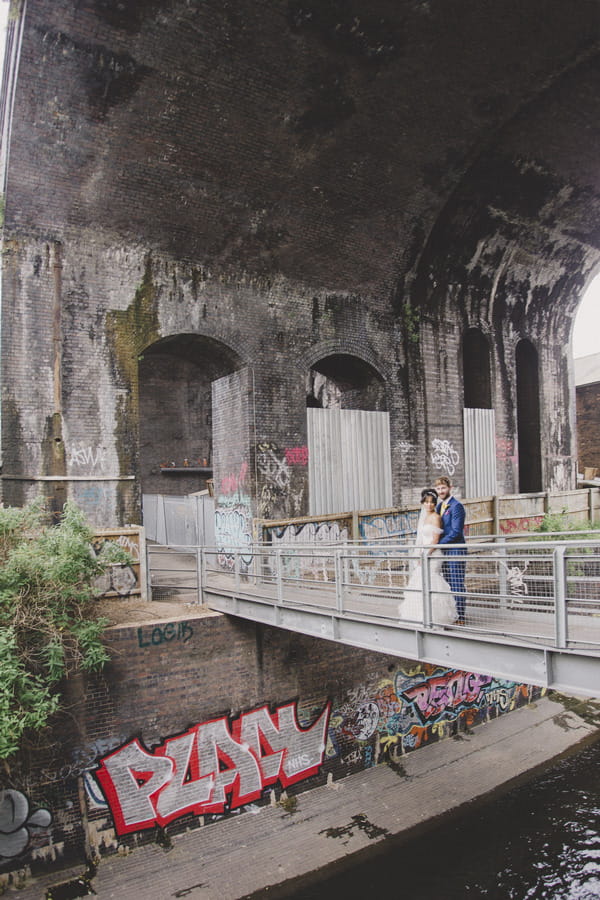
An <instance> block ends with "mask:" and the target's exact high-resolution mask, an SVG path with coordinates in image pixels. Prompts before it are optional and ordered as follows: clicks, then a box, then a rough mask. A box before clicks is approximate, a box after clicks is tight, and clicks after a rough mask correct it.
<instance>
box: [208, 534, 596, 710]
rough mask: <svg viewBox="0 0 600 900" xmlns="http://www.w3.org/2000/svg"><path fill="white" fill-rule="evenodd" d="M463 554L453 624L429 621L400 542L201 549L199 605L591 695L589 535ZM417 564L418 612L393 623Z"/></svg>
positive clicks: (409, 552)
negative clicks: (461, 605) (462, 618)
mask: <svg viewBox="0 0 600 900" xmlns="http://www.w3.org/2000/svg"><path fill="white" fill-rule="evenodd" d="M464 552H465V556H466V563H467V577H466V592H465V598H466V602H467V619H466V625H465V626H459V625H454V624H442V623H441V622H436V621H435V616H434V614H433V609H432V599H431V592H430V591H429V588H428V585H429V579H428V577H427V572H428V569H429V566H430V564H431V557H429V556H428V555H427V552H426V551H425V550H419V549H417V548H410V547H407V546H404V545H396V546H391V545H385V546H380V547H379V546H365V545H354V546H343V547H340V546H324V547H315V546H310V547H298V546H294V547H289V548H286V547H272V546H265V545H262V546H260V547H252V548H243V549H234V548H228V549H227V552H226V553H225V552H224V551H223V550H222V549H221V550H219V549H214V550H212V549H207V548H205V549H204V550H203V551H202V594H203V600H204V602H205V603H206V604H207V605H208V606H209V607H210V608H211V609H213V610H215V611H219V612H223V613H228V614H231V615H236V616H240V617H242V618H246V619H250V620H252V621H255V622H261V623H264V624H268V625H273V626H276V627H278V628H285V629H288V630H290V631H297V632H300V633H303V634H310V635H312V636H314V637H320V638H323V639H326V640H332V641H341V642H343V643H345V644H349V645H352V646H355V647H361V648H364V649H368V650H375V651H379V652H382V653H386V654H390V655H394V656H399V657H403V658H407V659H415V660H421V661H423V662H430V663H434V664H436V665H446V666H450V667H452V668H457V669H464V670H467V671H473V672H478V673H485V674H491V675H494V676H496V677H499V678H505V679H507V680H511V681H519V682H524V683H528V684H536V685H541V686H543V687H548V688H553V689H555V690H560V691H563V692H566V693H574V694H577V695H581V696H589V697H599V696H600V542H599V541H584V542H578V543H575V542H568V541H564V542H550V541H529V542H524V541H523V542H518V543H512V544H506V543H501V544H500V543H485V544H472V545H467V546H465V547H464ZM418 564H420V565H421V566H422V567H423V571H424V573H425V576H424V577H423V579H422V580H423V588H422V591H420V592H419V594H420V598H419V599H420V604H419V605H420V615H418V616H417V617H415V618H413V619H406V618H401V617H400V614H399V608H398V607H399V603H400V601H401V599H402V598H403V597H404V594H405V591H406V590H407V584H408V578H409V573H410V571H411V569H412V568H413V567H414V566H415V565H418ZM448 593H449V594H450V588H449V587H448Z"/></svg>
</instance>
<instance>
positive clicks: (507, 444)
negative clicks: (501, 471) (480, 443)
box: [496, 437, 517, 463]
mask: <svg viewBox="0 0 600 900" xmlns="http://www.w3.org/2000/svg"><path fill="white" fill-rule="evenodd" d="M496 456H497V458H498V459H500V460H510V462H512V463H516V461H517V454H516V453H515V452H514V441H513V439H512V438H500V437H497V438H496Z"/></svg>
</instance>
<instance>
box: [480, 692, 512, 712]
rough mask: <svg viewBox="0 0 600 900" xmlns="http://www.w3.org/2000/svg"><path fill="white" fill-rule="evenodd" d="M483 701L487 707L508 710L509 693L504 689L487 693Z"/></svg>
mask: <svg viewBox="0 0 600 900" xmlns="http://www.w3.org/2000/svg"><path fill="white" fill-rule="evenodd" d="M485 699H486V703H487V704H488V705H489V706H497V707H498V709H501V710H505V709H508V707H509V705H510V693H509V692H508V691H507V690H506V689H505V688H496V690H491V691H488V692H487V694H486V698H485Z"/></svg>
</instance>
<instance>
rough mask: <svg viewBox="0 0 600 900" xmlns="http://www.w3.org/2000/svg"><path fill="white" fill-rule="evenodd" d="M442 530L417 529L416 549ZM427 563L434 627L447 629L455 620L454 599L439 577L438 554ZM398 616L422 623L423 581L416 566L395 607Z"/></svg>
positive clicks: (444, 581) (440, 573)
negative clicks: (444, 626) (445, 626)
mask: <svg viewBox="0 0 600 900" xmlns="http://www.w3.org/2000/svg"><path fill="white" fill-rule="evenodd" d="M442 531H443V529H442V528H436V526H435V525H431V524H424V525H419V531H418V532H417V546H419V547H421V546H422V547H430V546H431V544H433V543H434V538H435V536H436V535H438V534H441V533H442ZM430 560H431V561H430V563H429V582H430V585H431V610H432V619H433V622H434V624H435V625H451V624H452V623H453V622H454V621H455V619H456V606H455V603H454V597H453V596H452V594H451V593H450V585H449V584H448V582H447V581H446V579H445V578H444V577H443V575H442V563H443V557H442V551H441V550H434V552H433V554H432V555H431V557H430ZM398 616H399V617H400V618H401V619H406V620H409V621H411V622H422V621H423V580H422V577H421V564H420V563H419V564H418V565H417V566H416V568H415V570H414V572H413V573H412V575H411V576H410V578H409V581H408V584H407V585H406V590H405V591H404V597H403V598H402V600H401V601H400V604H399V606H398Z"/></svg>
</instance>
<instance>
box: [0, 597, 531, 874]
mask: <svg viewBox="0 0 600 900" xmlns="http://www.w3.org/2000/svg"><path fill="white" fill-rule="evenodd" d="M107 642H108V646H109V649H110V653H111V657H112V659H111V662H110V663H109V665H108V666H107V667H106V669H105V671H104V673H103V675H102V677H99V678H95V679H88V680H87V681H86V682H85V683H84V682H83V681H80V682H78V683H77V684H74V685H71V686H69V693H68V696H67V700H68V702H69V712H68V715H66V716H65V717H64V719H63V720H62V721H61V722H60V723H59V726H58V728H57V731H56V736H57V737H58V738H59V744H58V751H57V748H56V747H52V746H51V747H50V748H49V749H48V750H47V751H46V752H45V753H44V754H43V755H42V754H41V751H40V752H38V753H37V754H35V753H34V754H33V755H32V757H31V770H30V772H29V774H28V775H27V777H23V778H22V779H21V780H19V781H17V782H16V783H15V784H14V786H13V787H12V788H11V789H12V790H15V791H17V792H18V794H19V796H22V797H26V798H27V801H28V804H29V806H28V809H29V811H30V813H31V814H33V812H34V811H36V810H37V811H39V810H42V811H43V812H38V816H37V817H36V820H32V823H31V824H30V825H29V826H26V836H27V840H26V841H25V842H24V843H23V846H22V847H20V848H19V852H18V853H13V854H10V853H9V852H8V849H9V843H10V842H8V841H7V840H6V839H5V836H4V833H3V834H2V835H0V854H2V855H4V856H5V857H6V858H5V859H4V860H3V873H4V876H5V877H8V874H9V873H10V872H11V871H12V870H15V869H23V868H24V867H27V868H28V869H29V870H30V871H32V872H36V871H40V870H47V868H48V867H49V866H56V867H61V866H64V865H65V864H67V863H73V862H79V863H83V861H84V859H85V858H87V859H88V860H89V859H90V858H93V857H97V856H99V857H102V856H105V855H107V854H110V853H114V852H117V851H119V850H120V852H123V851H124V850H125V849H126V848H127V847H133V846H135V845H136V844H137V843H139V842H140V841H148V840H158V841H164V840H168V835H169V834H176V833H178V831H180V830H184V829H187V828H198V827H201V826H202V824H206V823H207V822H212V821H215V820H219V819H221V818H223V816H226V815H228V814H229V813H231V812H233V811H235V810H236V809H237V810H238V811H239V810H240V809H243V808H245V807H251V805H252V804H256V803H259V804H260V803H271V802H275V801H277V800H278V799H279V798H280V797H281V794H282V791H284V790H286V791H287V792H288V794H290V793H291V794H293V793H295V792H297V791H301V790H306V789H309V788H310V787H311V786H315V785H317V784H322V783H324V782H325V781H326V780H327V779H331V778H333V779H334V780H337V779H339V778H342V777H344V776H345V775H348V774H351V773H353V772H357V771H361V770H363V769H368V768H370V767H371V766H374V765H377V764H382V763H386V762H390V763H392V764H395V763H399V762H400V760H401V757H402V755H403V754H405V753H408V752H411V751H413V750H417V749H418V748H419V747H420V746H421V745H422V744H426V743H430V742H432V741H436V740H442V739H444V738H448V737H451V736H453V735H455V734H457V733H460V732H461V731H464V730H466V729H469V728H471V727H472V726H474V725H477V724H480V723H481V724H483V723H484V722H485V721H487V720H488V719H489V718H490V717H495V716H497V715H500V714H502V713H504V712H508V711H509V710H510V709H513V708H514V707H515V706H518V705H521V704H522V703H526V702H529V701H531V700H534V699H535V698H536V697H538V696H539V695H540V692H539V689H534V688H527V687H525V686H523V685H515V684H513V683H511V682H505V681H498V680H496V679H493V678H491V677H489V676H483V675H477V674H473V673H465V672H457V671H454V670H450V669H446V668H442V667H434V666H428V665H425V664H422V663H416V662H411V661H408V660H401V659H397V658H392V657H387V656H384V655H382V654H374V653H369V652H366V651H360V650H356V649H354V648H350V647H345V646H343V645H341V644H335V643H331V642H328V641H319V640H317V639H314V638H309V637H304V636H301V635H297V634H289V633H286V632H283V631H280V630H278V629H274V628H270V627H265V626H261V625H254V624H253V623H249V622H244V621H241V620H236V619H234V618H228V617H226V616H221V615H211V616H204V617H202V618H194V617H190V618H189V619H187V620H175V621H173V622H155V623H150V624H145V625H140V626H137V627H118V628H113V629H110V630H109V632H108V633H107ZM259 734H260V735H262V737H260V738H259ZM213 742H214V743H213ZM249 747H250V748H251V751H249V749H248V748H249ZM278 754H282V755H280V756H279V755H278ZM217 758H218V759H219V760H220V762H219V763H218V764H217V762H216V760H217ZM174 760H175V761H176V767H175V768H174V767H173V762H172V761H174ZM135 772H138V776H137V779H136V778H134V777H133V773H135ZM150 778H152V779H153V780H152V781H150V780H149V779H150ZM211 778H212V779H214V780H213V781H211ZM146 785H147V788H146ZM0 812H1V811H0ZM38 820H39V824H38V825H35V821H38ZM23 824H24V823H19V825H23ZM24 837H25V833H24ZM3 841H4V844H3ZM5 851H6V852H5Z"/></svg>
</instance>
